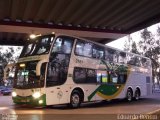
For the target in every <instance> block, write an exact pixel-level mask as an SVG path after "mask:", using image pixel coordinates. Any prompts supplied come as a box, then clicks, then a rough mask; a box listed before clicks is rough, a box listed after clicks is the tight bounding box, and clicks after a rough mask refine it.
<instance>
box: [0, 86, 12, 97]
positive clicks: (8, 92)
mask: <svg viewBox="0 0 160 120" xmlns="http://www.w3.org/2000/svg"><path fill="white" fill-rule="evenodd" d="M11 92H12V88H11V87H5V88H4V89H3V90H1V94H3V95H10V94H11Z"/></svg>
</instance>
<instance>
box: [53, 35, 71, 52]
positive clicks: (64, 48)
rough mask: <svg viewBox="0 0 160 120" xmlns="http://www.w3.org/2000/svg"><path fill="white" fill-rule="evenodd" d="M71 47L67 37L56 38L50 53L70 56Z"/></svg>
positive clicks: (69, 39)
mask: <svg viewBox="0 0 160 120" xmlns="http://www.w3.org/2000/svg"><path fill="white" fill-rule="evenodd" d="M72 46H73V40H72V39H71V38H69V37H64V36H63V37H58V38H57V39H56V41H55V43H54V45H53V49H52V53H53V52H55V53H64V54H70V53H71V50H72Z"/></svg>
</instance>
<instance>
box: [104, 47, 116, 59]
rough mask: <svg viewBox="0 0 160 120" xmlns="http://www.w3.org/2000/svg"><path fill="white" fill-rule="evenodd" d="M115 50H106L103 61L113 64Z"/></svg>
mask: <svg viewBox="0 0 160 120" xmlns="http://www.w3.org/2000/svg"><path fill="white" fill-rule="evenodd" d="M115 52H116V51H115V50H113V49H111V48H107V49H106V50H105V60H107V61H109V62H113V61H114V55H115Z"/></svg>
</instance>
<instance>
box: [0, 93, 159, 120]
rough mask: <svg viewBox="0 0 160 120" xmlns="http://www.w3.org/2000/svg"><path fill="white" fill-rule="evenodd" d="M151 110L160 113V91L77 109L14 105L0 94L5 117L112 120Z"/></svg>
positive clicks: (0, 107)
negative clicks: (135, 99) (129, 100)
mask: <svg viewBox="0 0 160 120" xmlns="http://www.w3.org/2000/svg"><path fill="white" fill-rule="evenodd" d="M153 112H156V113H157V114H159V113H160V93H154V94H153V95H152V96H149V97H148V98H143V99H141V100H139V101H132V102H126V101H125V100H114V101H110V102H97V103H88V104H83V105H82V107H81V108H79V109H69V108H67V107H66V106H65V105H61V106H52V107H51V106H50V107H46V108H32V107H28V106H24V105H23V106H22V105H21V106H20V105H14V104H13V103H12V100H11V97H10V96H0V114H2V115H3V116H0V117H5V116H4V115H5V114H7V115H11V114H14V115H15V114H18V120H21V119H23V120H30V119H34V120H39V119H41V120H44V119H46V120H50V119H52V120H57V119H61V120H72V119H77V120H82V119H83V120H85V119H87V120H88V119H92V120H94V119H95V120H97V119H98V120H103V119H105V120H106V119H107V118H108V119H110V120H112V119H120V118H121V117H123V116H118V115H121V114H132V115H133V114H148V113H152V114H153ZM9 117H13V116H9ZM158 119H159V118H158ZM0 120H1V118H0Z"/></svg>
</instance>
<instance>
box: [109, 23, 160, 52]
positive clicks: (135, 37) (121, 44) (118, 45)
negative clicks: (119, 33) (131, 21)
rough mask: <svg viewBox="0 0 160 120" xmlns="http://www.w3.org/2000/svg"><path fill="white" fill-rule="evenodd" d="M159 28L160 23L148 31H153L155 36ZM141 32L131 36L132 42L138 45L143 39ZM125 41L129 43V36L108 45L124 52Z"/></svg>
mask: <svg viewBox="0 0 160 120" xmlns="http://www.w3.org/2000/svg"><path fill="white" fill-rule="evenodd" d="M158 26H160V23H158V24H155V25H152V26H150V27H148V30H149V31H151V32H152V33H153V34H156V30H157V27H158ZM141 31H142V30H140V31H137V32H134V33H132V34H130V36H131V37H132V40H133V41H135V42H136V43H138V42H139V40H140V39H141V37H140V32H141ZM125 41H128V36H125V37H122V38H120V39H117V40H115V41H113V42H110V43H108V44H106V45H108V46H111V47H114V48H118V49H120V50H124V44H125Z"/></svg>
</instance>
